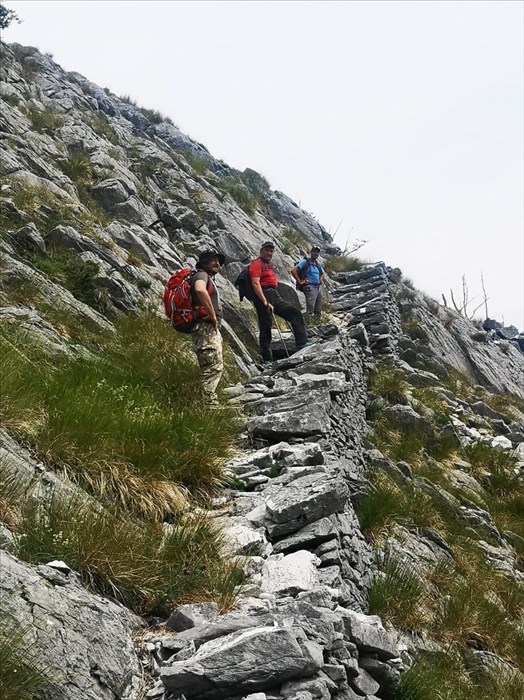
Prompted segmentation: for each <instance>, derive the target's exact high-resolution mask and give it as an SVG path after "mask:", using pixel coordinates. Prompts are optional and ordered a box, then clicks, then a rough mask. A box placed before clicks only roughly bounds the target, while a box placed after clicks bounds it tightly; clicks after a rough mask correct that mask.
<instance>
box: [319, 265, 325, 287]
mask: <svg viewBox="0 0 524 700" xmlns="http://www.w3.org/2000/svg"><path fill="white" fill-rule="evenodd" d="M318 283H319V284H324V268H323V267H320V275H319V278H318Z"/></svg>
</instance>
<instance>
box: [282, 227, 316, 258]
mask: <svg viewBox="0 0 524 700" xmlns="http://www.w3.org/2000/svg"><path fill="white" fill-rule="evenodd" d="M281 245H282V250H283V251H284V253H286V255H291V256H296V254H297V248H298V250H299V252H300V254H303V253H306V252H307V251H308V249H309V246H310V243H309V241H307V240H306V239H305V238H304V236H303V235H302V234H301V233H300V232H299V231H297V230H296V229H294V228H291V226H287V227H286V228H285V229H284V230H283V232H282V244H281Z"/></svg>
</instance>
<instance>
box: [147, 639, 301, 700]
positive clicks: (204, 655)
mask: <svg viewBox="0 0 524 700" xmlns="http://www.w3.org/2000/svg"><path fill="white" fill-rule="evenodd" d="M306 665H307V659H306V658H305V656H304V653H303V651H302V649H301V648H300V646H299V644H298V642H297V641H296V639H295V638H294V636H293V635H292V634H291V633H290V632H288V631H287V630H285V629H279V628H275V627H259V628H256V629H252V630H247V631H244V632H238V633H233V634H231V635H228V636H226V637H222V638H220V639H216V640H213V641H210V642H207V643H206V644H203V645H202V646H201V647H200V648H199V649H198V651H197V652H196V654H194V655H193V656H192V657H191V658H190V659H188V660H186V661H179V662H175V663H173V664H172V665H171V666H164V667H163V668H162V669H161V674H160V677H161V679H162V682H163V683H164V685H165V686H166V688H169V689H170V690H172V691H175V692H176V694H178V695H181V694H184V695H185V696H186V698H188V700H191V699H192V698H201V699H202V700H220V699H221V698H222V697H223V696H224V695H227V694H229V695H230V694H231V692H233V691H234V692H235V693H242V692H253V691H257V690H271V689H272V688H276V687H279V686H280V685H281V684H282V683H283V682H284V681H286V680H289V679H291V678H297V677H298V676H300V675H301V674H302V672H303V670H304V668H305V667H306Z"/></svg>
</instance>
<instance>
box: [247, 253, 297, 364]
mask: <svg viewBox="0 0 524 700" xmlns="http://www.w3.org/2000/svg"><path fill="white" fill-rule="evenodd" d="M274 252H275V245H274V243H272V242H271V241H266V242H265V243H263V244H262V246H261V248H260V255H259V257H258V258H257V259H256V260H253V262H252V263H251V264H250V266H249V270H248V272H249V277H250V279H251V284H252V285H253V290H254V292H255V295H256V297H255V301H254V304H255V309H256V312H257V317H258V329H259V343H260V352H261V354H262V360H263V362H264V363H265V364H269V363H271V362H272V361H273V354H272V352H271V327H272V323H273V314H276V315H277V316H280V317H281V318H283V319H285V320H286V321H289V323H290V324H291V328H292V329H293V335H294V336H295V344H296V348H297V350H301V349H302V348H303V347H305V346H306V345H309V344H310V343H309V342H308V339H307V331H306V325H305V323H304V319H303V317H302V314H301V312H300V310H299V309H297V308H296V307H294V306H293V305H292V304H289V303H288V302H287V301H284V299H282V297H281V296H280V294H279V293H278V279H277V276H276V273H275V270H274V269H273V265H272V263H271V260H272V258H273V254H274Z"/></svg>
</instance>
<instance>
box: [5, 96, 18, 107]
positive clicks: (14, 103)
mask: <svg viewBox="0 0 524 700" xmlns="http://www.w3.org/2000/svg"><path fill="white" fill-rule="evenodd" d="M1 99H2V100H3V101H4V102H6V103H7V104H8V105H10V106H11V107H18V105H19V104H20V98H19V97H18V95H1Z"/></svg>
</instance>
